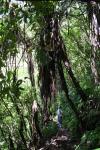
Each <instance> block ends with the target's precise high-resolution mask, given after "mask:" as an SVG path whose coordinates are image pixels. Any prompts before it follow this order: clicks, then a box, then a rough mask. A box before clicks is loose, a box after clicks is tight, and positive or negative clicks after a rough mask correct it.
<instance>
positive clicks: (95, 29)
mask: <svg viewBox="0 0 100 150" xmlns="http://www.w3.org/2000/svg"><path fill="white" fill-rule="evenodd" d="M87 11H88V17H89V21H90V41H91V71H92V76H93V78H94V83H95V84H98V83H99V82H100V79H99V73H98V68H97V50H99V48H100V4H99V3H97V2H95V1H91V2H89V3H88V5H87Z"/></svg>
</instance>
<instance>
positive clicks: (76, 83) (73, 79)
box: [59, 39, 87, 102]
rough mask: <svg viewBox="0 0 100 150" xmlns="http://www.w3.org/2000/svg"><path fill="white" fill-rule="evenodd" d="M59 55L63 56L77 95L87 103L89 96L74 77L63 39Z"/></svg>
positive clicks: (62, 58)
mask: <svg viewBox="0 0 100 150" xmlns="http://www.w3.org/2000/svg"><path fill="white" fill-rule="evenodd" d="M59 53H60V54H59V55H61V56H60V57H61V58H60V59H61V60H62V61H63V63H64V65H65V67H66V69H67V71H68V74H69V76H70V77H71V79H72V81H73V84H74V86H75V88H76V91H77V93H78V94H79V95H80V97H81V99H82V100H83V102H86V101H87V95H86V94H85V93H84V91H83V89H82V88H81V86H80V84H79V81H78V80H77V79H76V77H75V76H74V73H73V71H72V68H71V64H70V62H69V59H68V56H67V54H66V47H65V45H64V42H63V41H62V39H61V43H60V51H59Z"/></svg>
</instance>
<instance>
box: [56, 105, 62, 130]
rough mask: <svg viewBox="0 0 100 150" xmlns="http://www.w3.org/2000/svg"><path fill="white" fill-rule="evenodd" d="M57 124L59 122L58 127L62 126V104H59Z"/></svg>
mask: <svg viewBox="0 0 100 150" xmlns="http://www.w3.org/2000/svg"><path fill="white" fill-rule="evenodd" d="M57 124H58V128H62V110H61V106H59V107H58V110H57Z"/></svg>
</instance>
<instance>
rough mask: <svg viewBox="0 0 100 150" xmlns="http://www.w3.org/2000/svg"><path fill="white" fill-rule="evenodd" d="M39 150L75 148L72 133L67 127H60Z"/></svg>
mask: <svg viewBox="0 0 100 150" xmlns="http://www.w3.org/2000/svg"><path fill="white" fill-rule="evenodd" d="M39 150H74V148H73V144H72V141H71V136H70V133H69V132H68V131H67V130H66V129H60V130H59V131H58V133H57V135H56V136H55V137H52V138H51V139H50V140H48V141H46V142H45V145H44V147H42V148H40V149H39Z"/></svg>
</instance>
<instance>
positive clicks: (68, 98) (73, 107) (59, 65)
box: [58, 62, 83, 130]
mask: <svg viewBox="0 0 100 150" xmlns="http://www.w3.org/2000/svg"><path fill="white" fill-rule="evenodd" d="M58 71H59V76H60V79H61V83H62V88H63V90H64V92H65V95H66V97H67V100H68V103H69V105H70V107H71V109H72V110H73V112H74V114H75V116H76V119H77V121H78V122H79V124H80V125H81V129H82V130H83V123H82V119H81V118H80V117H79V113H78V111H77V108H76V107H75V105H74V103H73V101H72V100H71V99H70V97H69V92H68V87H67V84H66V81H65V77H64V73H63V68H62V65H61V62H58Z"/></svg>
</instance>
